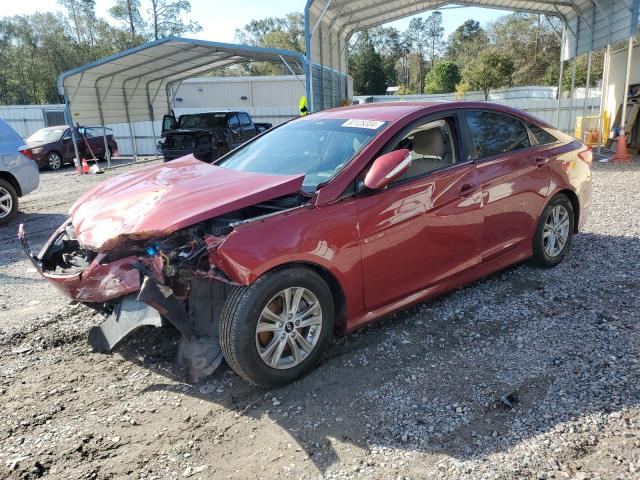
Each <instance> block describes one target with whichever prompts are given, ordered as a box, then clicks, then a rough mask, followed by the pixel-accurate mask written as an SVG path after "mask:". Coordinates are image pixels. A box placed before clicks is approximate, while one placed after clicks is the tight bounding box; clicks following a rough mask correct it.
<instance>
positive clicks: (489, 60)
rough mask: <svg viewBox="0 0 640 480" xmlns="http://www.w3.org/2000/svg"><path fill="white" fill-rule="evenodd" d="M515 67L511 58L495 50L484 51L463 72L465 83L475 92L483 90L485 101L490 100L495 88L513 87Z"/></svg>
mask: <svg viewBox="0 0 640 480" xmlns="http://www.w3.org/2000/svg"><path fill="white" fill-rule="evenodd" d="M514 71H515V67H514V64H513V61H512V60H511V58H509V57H508V56H506V55H503V54H501V53H498V52H497V51H496V50H494V49H489V50H483V51H482V52H481V53H480V55H479V56H478V58H477V59H476V60H475V61H474V62H473V63H471V65H469V66H468V67H467V68H466V69H465V70H464V72H463V75H462V78H463V81H464V82H465V83H468V84H469V85H471V88H473V89H474V90H482V91H483V92H484V99H485V100H488V99H489V91H490V90H491V89H493V88H498V87H502V86H511V76H512V75H513V72H514Z"/></svg>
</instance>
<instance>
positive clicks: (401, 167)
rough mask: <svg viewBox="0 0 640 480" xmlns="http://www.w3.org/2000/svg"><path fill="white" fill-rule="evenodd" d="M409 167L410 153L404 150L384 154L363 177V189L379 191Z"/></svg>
mask: <svg viewBox="0 0 640 480" xmlns="http://www.w3.org/2000/svg"><path fill="white" fill-rule="evenodd" d="M410 166H411V152H410V151H409V150H407V149H406V148H403V149H401V150H395V151H393V152H389V153H385V154H384V155H382V156H380V157H378V158H376V159H375V161H374V162H373V165H371V168H370V169H369V173H367V176H366V177H364V185H365V187H367V188H369V189H371V190H379V189H381V188H384V187H386V186H387V185H389V184H390V183H391V182H393V181H394V180H395V179H397V178H398V177H400V176H401V175H402V174H403V173H405V172H406V171H407V169H408V168H409V167H410Z"/></svg>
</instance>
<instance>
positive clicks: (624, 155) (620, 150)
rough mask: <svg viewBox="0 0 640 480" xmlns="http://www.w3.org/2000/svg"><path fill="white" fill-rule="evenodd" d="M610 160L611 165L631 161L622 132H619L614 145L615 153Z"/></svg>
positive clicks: (625, 138)
mask: <svg viewBox="0 0 640 480" xmlns="http://www.w3.org/2000/svg"><path fill="white" fill-rule="evenodd" d="M610 160H611V161H612V162H613V163H626V162H630V161H631V155H630V154H629V150H627V137H626V135H625V134H624V132H621V133H620V135H619V136H618V143H617V145H616V153H614V154H613V155H612V156H611V158H610Z"/></svg>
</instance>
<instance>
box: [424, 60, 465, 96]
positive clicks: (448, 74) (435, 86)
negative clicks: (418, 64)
mask: <svg viewBox="0 0 640 480" xmlns="http://www.w3.org/2000/svg"><path fill="white" fill-rule="evenodd" d="M459 82H460V69H459V68H458V65H456V64H455V63H453V62H452V61H450V60H443V61H441V62H438V63H436V64H435V66H434V67H433V68H432V69H431V70H430V71H429V73H428V74H427V77H426V79H425V83H426V84H425V87H424V93H450V92H453V91H454V90H455V89H456V85H457V84H458V83H459Z"/></svg>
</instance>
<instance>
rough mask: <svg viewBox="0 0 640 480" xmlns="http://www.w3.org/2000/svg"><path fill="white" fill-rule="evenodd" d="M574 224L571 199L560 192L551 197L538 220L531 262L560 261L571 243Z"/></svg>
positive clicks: (542, 263)
mask: <svg viewBox="0 0 640 480" xmlns="http://www.w3.org/2000/svg"><path fill="white" fill-rule="evenodd" d="M574 224H575V217H574V212H573V205H572V204H571V201H570V200H569V199H568V198H567V196H566V195H564V194H562V193H560V194H558V195H556V196H555V197H553V198H552V199H551V200H550V201H549V203H548V204H547V206H546V207H545V209H544V211H543V212H542V215H541V216H540V220H539V221H538V227H537V229H536V233H535V236H534V238H533V257H532V261H533V263H535V264H536V265H539V266H542V267H554V266H556V265H557V264H558V263H560V262H561V261H562V259H563V258H564V256H565V255H566V254H567V251H568V250H569V247H570V245H571V239H572V238H573V230H574Z"/></svg>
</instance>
